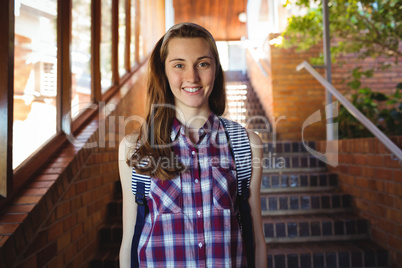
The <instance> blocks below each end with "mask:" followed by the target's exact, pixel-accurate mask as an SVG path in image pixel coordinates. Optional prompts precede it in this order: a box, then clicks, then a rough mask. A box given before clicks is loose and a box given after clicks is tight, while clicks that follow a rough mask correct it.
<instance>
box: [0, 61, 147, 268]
mask: <svg viewBox="0 0 402 268" xmlns="http://www.w3.org/2000/svg"><path fill="white" fill-rule="evenodd" d="M145 69H146V66H143V67H142V69H141V70H140V71H138V72H137V73H136V74H135V75H134V76H133V77H132V79H131V80H130V81H129V82H128V83H127V84H126V85H125V86H124V87H123V88H122V89H121V90H120V92H119V93H118V94H116V96H115V97H114V99H112V100H111V101H110V102H109V103H108V104H107V105H106V109H105V110H106V112H108V113H109V115H108V116H107V117H106V120H105V125H104V126H105V127H103V125H102V123H103V121H102V118H104V116H102V115H101V116H97V117H96V118H95V119H94V120H93V121H92V122H91V123H90V124H89V125H88V126H87V127H85V128H84V129H83V130H81V132H80V133H79V134H77V135H75V137H74V138H75V139H76V140H78V141H81V144H79V145H77V146H74V145H72V144H71V143H66V144H65V145H64V147H63V148H62V149H61V150H60V151H59V152H58V154H57V155H55V156H54V157H53V158H52V159H51V160H49V163H48V165H47V166H46V168H44V169H43V170H41V171H40V172H39V173H38V174H37V175H36V176H35V177H34V178H33V180H32V181H31V182H30V183H29V184H28V185H27V186H26V187H25V188H24V189H23V191H22V192H21V194H19V195H18V197H17V198H15V199H14V200H12V202H11V203H10V204H9V205H8V206H6V207H5V208H3V209H2V210H1V211H0V267H29V268H34V267H87V266H88V262H89V261H90V260H91V258H92V257H93V255H94V253H95V252H96V249H97V245H98V244H99V243H98V230H99V228H100V226H101V225H102V223H103V222H104V220H105V216H106V209H107V203H108V202H109V201H110V200H111V199H112V197H113V193H114V186H115V184H116V183H118V181H119V175H118V164H117V151H118V144H119V140H120V139H121V138H122V137H123V136H124V135H125V134H127V133H129V132H131V131H132V130H133V129H134V128H136V127H138V125H139V124H137V123H135V122H131V123H129V121H130V120H129V119H127V118H128V117H129V116H131V115H137V116H142V117H143V116H144V111H145V106H144V105H145V90H144V89H145V74H144V73H145V71H144V70H145ZM131 88H132V90H130V89H131ZM111 104H113V105H111ZM114 105H115V106H114ZM111 107H112V108H113V107H116V109H115V110H114V111H112V112H111V111H110V110H113V109H112V108H111ZM100 126H102V127H100ZM122 129H125V131H124V132H123V133H121V134H120V133H119V130H122ZM103 141H105V146H101V145H102V143H103ZM94 143H97V146H92V148H85V146H84V145H86V146H89V145H91V144H92V145H93V144H94Z"/></svg>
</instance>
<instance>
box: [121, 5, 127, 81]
mask: <svg viewBox="0 0 402 268" xmlns="http://www.w3.org/2000/svg"><path fill="white" fill-rule="evenodd" d="M126 2H127V1H124V0H120V1H119V75H120V77H122V76H123V75H125V74H126V72H127V71H126V67H125V66H126Z"/></svg>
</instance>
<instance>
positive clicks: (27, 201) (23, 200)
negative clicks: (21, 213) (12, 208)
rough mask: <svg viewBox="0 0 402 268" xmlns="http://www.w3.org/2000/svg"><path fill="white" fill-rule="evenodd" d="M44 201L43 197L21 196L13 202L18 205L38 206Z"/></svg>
mask: <svg viewBox="0 0 402 268" xmlns="http://www.w3.org/2000/svg"><path fill="white" fill-rule="evenodd" d="M41 199H42V196H29V195H28V196H19V197H17V198H16V199H14V200H13V204H16V205H36V204H38V203H39V201H40V200H41Z"/></svg>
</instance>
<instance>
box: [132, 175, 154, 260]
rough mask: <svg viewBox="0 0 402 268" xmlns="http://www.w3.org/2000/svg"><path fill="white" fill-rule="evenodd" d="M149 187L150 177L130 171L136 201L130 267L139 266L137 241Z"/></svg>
mask: <svg viewBox="0 0 402 268" xmlns="http://www.w3.org/2000/svg"><path fill="white" fill-rule="evenodd" d="M150 187H151V177H150V176H147V175H141V174H137V173H136V172H135V169H134V168H133V171H132V179H131V190H132V191H133V194H134V195H135V202H136V203H137V219H136V222H135V229H134V236H133V241H132V244H131V268H137V267H139V263H138V254H137V251H138V243H139V242H140V237H141V232H142V229H143V227H144V224H145V217H146V216H147V214H148V212H149V210H148V206H147V200H146V197H147V196H148V194H149V189H150Z"/></svg>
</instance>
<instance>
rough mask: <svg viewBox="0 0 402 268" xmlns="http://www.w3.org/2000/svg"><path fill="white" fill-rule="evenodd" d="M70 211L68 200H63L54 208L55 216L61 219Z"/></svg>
mask: <svg viewBox="0 0 402 268" xmlns="http://www.w3.org/2000/svg"><path fill="white" fill-rule="evenodd" d="M70 212H71V209H70V202H69V201H65V202H63V203H59V204H58V206H57V208H56V218H57V219H61V218H63V217H65V216H66V215H68V214H69V213H70Z"/></svg>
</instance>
